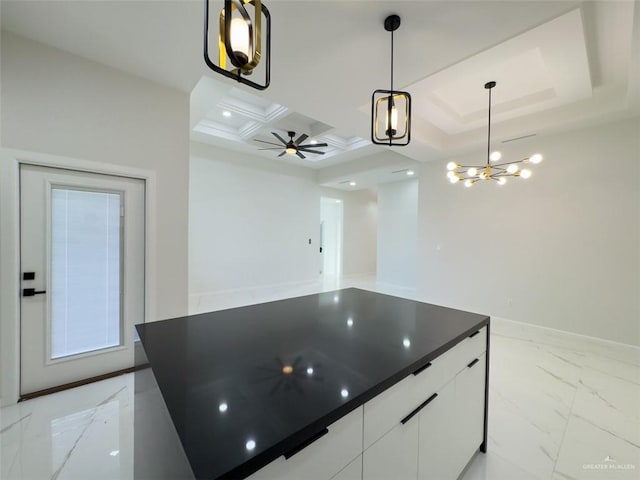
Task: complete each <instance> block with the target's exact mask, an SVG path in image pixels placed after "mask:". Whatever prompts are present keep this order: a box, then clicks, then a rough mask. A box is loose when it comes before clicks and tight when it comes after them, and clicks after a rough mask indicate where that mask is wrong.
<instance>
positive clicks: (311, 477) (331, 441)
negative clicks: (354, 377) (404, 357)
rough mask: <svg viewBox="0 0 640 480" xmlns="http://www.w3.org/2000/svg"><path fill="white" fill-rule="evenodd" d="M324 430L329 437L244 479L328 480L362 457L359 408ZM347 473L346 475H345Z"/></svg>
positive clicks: (360, 414)
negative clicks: (327, 431)
mask: <svg viewBox="0 0 640 480" xmlns="http://www.w3.org/2000/svg"><path fill="white" fill-rule="evenodd" d="M328 430H329V433H327V434H326V435H324V436H322V437H320V438H319V439H318V440H316V441H315V442H313V443H311V444H310V445H308V446H307V447H305V448H304V449H302V450H300V451H299V452H298V453H296V454H295V455H293V456H291V457H289V458H288V459H287V458H285V457H284V456H282V457H279V458H278V459H276V460H274V461H273V462H271V463H270V464H269V465H267V466H266V467H264V468H262V469H260V470H258V471H257V472H256V473H254V474H253V475H251V476H250V477H248V478H249V479H251V480H300V479H305V480H316V479H317V480H329V479H331V478H332V477H334V476H336V475H337V474H338V473H340V472H341V470H342V469H343V468H345V467H347V466H349V465H350V463H351V462H352V461H353V460H354V459H356V458H357V457H359V456H360V454H361V453H362V407H359V408H357V409H355V410H354V411H352V412H351V413H349V414H347V415H345V416H344V417H342V418H341V419H340V420H338V421H337V422H335V423H333V424H331V425H329V427H328ZM356 463H358V462H356ZM360 463H361V462H360ZM349 473H350V472H349V471H348V472H347V474H349ZM345 478H347V477H345Z"/></svg>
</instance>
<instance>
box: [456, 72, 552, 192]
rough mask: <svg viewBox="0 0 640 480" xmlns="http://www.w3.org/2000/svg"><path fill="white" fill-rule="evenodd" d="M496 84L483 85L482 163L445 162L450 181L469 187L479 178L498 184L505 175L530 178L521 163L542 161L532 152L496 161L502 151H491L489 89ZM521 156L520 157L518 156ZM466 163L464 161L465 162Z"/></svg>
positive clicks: (500, 156)
mask: <svg viewBox="0 0 640 480" xmlns="http://www.w3.org/2000/svg"><path fill="white" fill-rule="evenodd" d="M495 86H496V82H487V83H485V85H484V88H485V89H486V90H489V112H488V113H489V114H488V122H487V124H488V128H487V156H486V162H485V163H484V165H465V166H462V165H459V164H458V163H456V162H453V161H451V162H448V163H447V178H448V179H449V182H450V183H458V182H459V181H462V183H463V184H464V186H465V187H471V186H473V184H474V183H475V182H477V181H480V180H490V179H491V180H495V181H496V183H497V184H498V185H504V184H506V183H507V177H522V178H523V179H527V178H530V177H531V175H532V171H531V170H528V169H523V170H521V169H520V167H521V164H525V163H526V164H529V163H531V164H538V163H540V162H541V161H542V155H541V154H539V153H534V154H533V155H531V156H530V157H527V158H523V159H522V160H516V161H506V162H504V163H498V162H499V161H500V160H501V159H502V153H500V152H499V151H497V150H494V151H493V152H492V151H491V90H492V89H493V88H494V87H495ZM520 158H522V157H520ZM465 163H466V162H465Z"/></svg>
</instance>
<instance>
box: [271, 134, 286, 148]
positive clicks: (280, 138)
mask: <svg viewBox="0 0 640 480" xmlns="http://www.w3.org/2000/svg"><path fill="white" fill-rule="evenodd" d="M271 134H272V135H273V136H274V137H276V138H277V139H278V140H280V141H281V142H282V144H283V145H286V144H287V143H289V142H287V141H286V140H285V139H284V138H282V137H281V136H280V135H278V134H277V133H276V132H271Z"/></svg>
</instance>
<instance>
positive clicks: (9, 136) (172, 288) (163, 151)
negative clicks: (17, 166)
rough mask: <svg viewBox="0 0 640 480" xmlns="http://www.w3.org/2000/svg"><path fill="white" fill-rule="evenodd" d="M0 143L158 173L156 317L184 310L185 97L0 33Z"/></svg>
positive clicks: (186, 128)
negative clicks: (0, 103)
mask: <svg viewBox="0 0 640 480" xmlns="http://www.w3.org/2000/svg"><path fill="white" fill-rule="evenodd" d="M1 94H2V117H1V120H2V127H1V134H2V137H1V139H2V146H3V147H5V148H12V149H19V150H27V151H32V152H43V153H47V154H53V155H60V156H65V157H72V158H77V159H82V160H88V161H93V162H103V163H107V164H114V165H118V166H128V167H136V168H140V169H146V170H149V171H152V172H155V173H156V179H157V185H156V188H157V192H158V195H157V210H158V212H159V213H160V214H159V215H158V217H157V220H158V221H157V259H158V262H157V280H156V288H157V305H156V312H157V316H158V318H169V317H174V316H178V315H182V314H184V313H185V312H186V307H187V261H186V260H187V208H188V196H187V189H188V168H189V164H188V159H189V132H188V125H189V97H188V95H187V94H185V93H182V92H179V91H177V90H172V89H170V88H167V87H164V86H160V85H157V84H154V83H152V82H149V81H147V80H143V79H140V78H138V77H134V76H132V75H128V74H125V73H122V72H120V71H118V70H115V69H112V68H110V67H106V66H103V65H101V64H98V63H94V62H90V61H88V60H86V59H83V58H81V57H78V56H75V55H71V54H68V53H66V52H63V51H61V50H57V49H54V48H52V47H49V46H46V45H43V44H39V43H36V42H32V41H30V40H26V39H23V38H21V37H18V36H15V35H12V34H8V33H6V32H2V92H1Z"/></svg>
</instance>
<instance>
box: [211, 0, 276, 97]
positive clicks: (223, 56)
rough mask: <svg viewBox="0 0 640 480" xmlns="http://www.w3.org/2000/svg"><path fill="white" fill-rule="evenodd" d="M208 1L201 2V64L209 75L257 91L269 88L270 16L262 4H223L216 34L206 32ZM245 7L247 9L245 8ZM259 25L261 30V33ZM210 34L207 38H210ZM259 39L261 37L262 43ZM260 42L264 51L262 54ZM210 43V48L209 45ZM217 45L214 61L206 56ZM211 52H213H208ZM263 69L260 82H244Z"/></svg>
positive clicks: (235, 0)
mask: <svg viewBox="0 0 640 480" xmlns="http://www.w3.org/2000/svg"><path fill="white" fill-rule="evenodd" d="M210 2H211V0H204V61H205V63H206V64H207V66H208V67H209V68H211V69H212V70H213V71H215V72H218V73H220V74H221V75H224V76H225V77H229V78H232V79H234V80H237V81H238V82H240V83H244V84H245V85H248V86H250V87H253V88H256V89H258V90H264V89H266V88H267V87H268V86H269V82H270V76H271V72H270V70H271V15H270V14H269V10H268V9H267V7H266V6H265V5H264V4H263V3H262V0H224V7H223V8H222V9H221V10H220V14H219V16H218V19H217V21H218V22H217V23H218V32H217V34H216V32H213V31H212V32H209V25H210V23H213V22H210V21H209V15H210V12H213V13H212V14H213V15H215V12H217V9H214V10H212V9H211V8H210ZM247 7H249V8H247ZM263 23H264V26H265V30H264V31H263ZM210 33H211V34H210ZM263 36H264V37H265V38H264V39H263ZM263 42H264V47H265V48H264V50H263ZM210 43H211V45H210ZM213 45H217V50H218V59H217V62H214V61H213V60H212V59H211V56H210V54H209V51H210V46H213ZM211 50H214V48H211ZM259 65H264V68H263V69H261V70H263V73H264V80H263V82H262V83H257V82H254V81H251V80H249V79H248V78H246V77H247V76H249V75H252V74H253V73H254V71H257V70H258V66H259Z"/></svg>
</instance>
